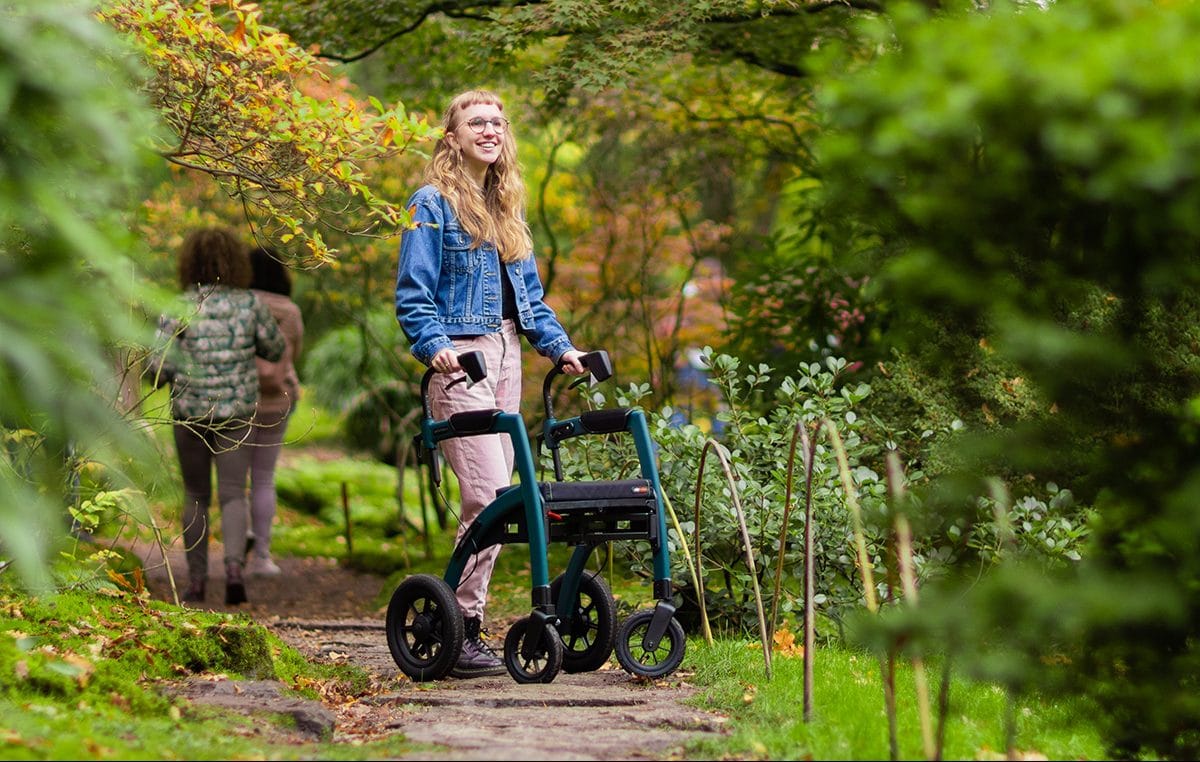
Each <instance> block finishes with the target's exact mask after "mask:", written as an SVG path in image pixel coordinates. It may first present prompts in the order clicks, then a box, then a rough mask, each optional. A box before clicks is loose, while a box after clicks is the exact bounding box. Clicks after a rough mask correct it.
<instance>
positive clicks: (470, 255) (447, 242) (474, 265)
mask: <svg viewBox="0 0 1200 762" xmlns="http://www.w3.org/2000/svg"><path fill="white" fill-rule="evenodd" d="M442 254H443V257H444V258H445V263H446V264H445V266H446V267H448V268H449V269H450V271H451V272H452V273H454V274H456V275H463V274H466V273H470V272H474V271H475V270H477V269H478V267H479V260H480V258H481V257H482V252H480V251H479V250H478V249H473V248H472V247H471V236H470V235H468V234H467V233H466V232H465V231H464V230H463V229H462V228H460V227H450V226H447V227H446V229H445V232H443V233H442Z"/></svg>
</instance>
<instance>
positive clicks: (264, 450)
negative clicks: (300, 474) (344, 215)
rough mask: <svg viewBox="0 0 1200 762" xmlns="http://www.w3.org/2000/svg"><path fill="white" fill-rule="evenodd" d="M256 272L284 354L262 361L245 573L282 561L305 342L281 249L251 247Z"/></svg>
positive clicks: (260, 572) (254, 285)
mask: <svg viewBox="0 0 1200 762" xmlns="http://www.w3.org/2000/svg"><path fill="white" fill-rule="evenodd" d="M250 267H251V270H252V271H253V277H252V279H251V281H250V289H251V291H253V292H254V295H255V296H257V297H258V299H259V301H260V302H262V303H263V304H265V305H267V309H269V310H270V311H271V315H273V316H274V318H275V321H276V322H277V323H278V324H279V329H280V330H281V331H282V332H283V339H284V344H285V347H284V350H283V357H281V358H279V360H278V361H277V362H271V361H270V360H265V359H263V358H261V357H259V358H257V364H258V409H257V410H256V411H255V413H254V420H253V422H252V424H251V427H250V439H249V440H248V442H247V444H248V445H249V448H250V535H249V542H248V543H247V545H248V548H247V561H246V573H247V574H248V575H249V576H251V577H256V576H275V575H277V574H279V571H280V570H279V566H278V565H277V564H276V563H275V562H274V561H273V560H272V559H271V524H272V523H273V522H274V520H275V512H276V504H277V501H278V495H277V493H276V490H275V466H276V464H277V463H278V462H279V453H280V451H281V450H282V449H283V439H284V435H285V434H286V433H287V425H288V419H289V418H290V417H291V415H292V413H293V412H294V411H295V409H296V403H297V402H299V401H300V377H299V376H298V375H297V373H296V359H297V358H298V357H299V356H300V351H301V349H302V348H303V344H304V320H303V317H302V316H301V314H300V307H298V306H297V305H296V303H295V302H293V301H292V298H291V296H292V276H291V272H290V271H289V270H288V268H287V266H286V265H285V264H284V263H283V261H282V260H281V259H280V257H279V255H278V253H277V252H276V251H274V250H272V249H269V248H264V247H261V246H260V247H256V248H254V249H251V251H250Z"/></svg>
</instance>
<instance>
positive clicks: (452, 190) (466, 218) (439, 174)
mask: <svg viewBox="0 0 1200 762" xmlns="http://www.w3.org/2000/svg"><path fill="white" fill-rule="evenodd" d="M477 104H489V105H495V106H498V107H499V108H500V110H501V111H503V110H504V105H503V104H502V103H501V102H500V99H499V98H498V97H497V96H496V95H494V94H492V93H490V92H488V91H486V90H471V91H468V92H465V93H462V94H460V95H458V96H456V97H455V98H454V100H452V101H451V102H450V106H449V107H448V108H447V109H446V114H445V116H444V117H443V118H442V127H443V128H444V129H445V130H446V131H447V132H449V131H450V130H451V128H452V127H454V126H457V117H458V114H459V113H460V112H461V111H462V110H463V109H464V108H467V107H469V106H474V105H477ZM425 182H427V183H429V184H430V185H432V186H434V187H435V188H437V189H438V191H439V192H441V194H442V196H444V197H445V199H446V200H447V201H448V202H449V203H450V206H451V207H452V208H453V209H454V212H455V214H457V215H458V220H459V223H460V224H461V225H462V228H463V230H464V231H466V232H467V233H468V234H470V236H471V239H472V240H471V243H472V245H473V246H480V245H482V244H483V243H484V242H485V241H490V242H493V243H495V244H496V248H497V250H498V251H499V252H500V260H501V261H503V262H518V261H520V260H523V259H528V258H529V257H530V256H531V255H532V254H533V237H532V235H531V234H530V231H529V225H528V224H527V223H526V222H525V214H524V212H525V182H524V180H522V178H521V168H520V166H519V165H518V164H517V148H516V141H515V140H514V139H513V137H512V127H511V126H510V127H509V132H508V134H507V135H506V136H505V139H504V141H503V145H502V148H501V150H500V158H499V159H497V160H496V162H495V163H494V164H492V166H491V167H489V168H488V171H487V174H486V175H485V177H484V181H483V189H482V191H481V190H480V189H479V187H478V186H476V185H475V183H474V182H473V181H472V180H471V178H470V177H469V176H468V175H467V173H466V172H464V171H463V167H462V153H461V152H460V151H457V150H455V149H454V148H453V147H451V145H450V144H449V142H448V141H447V140H446V138H444V137H443V138H441V139H439V140H438V141H437V144H436V145H435V146H434V148H433V159H432V160H431V161H430V162H429V166H428V167H426V169H425Z"/></svg>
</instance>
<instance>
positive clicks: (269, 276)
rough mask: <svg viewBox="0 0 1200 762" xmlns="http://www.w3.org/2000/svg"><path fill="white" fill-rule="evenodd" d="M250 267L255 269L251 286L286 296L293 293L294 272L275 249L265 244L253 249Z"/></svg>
mask: <svg viewBox="0 0 1200 762" xmlns="http://www.w3.org/2000/svg"><path fill="white" fill-rule="evenodd" d="M250 268H251V269H252V270H254V277H253V278H252V279H251V280H250V288H257V289H258V290H259V291H270V292H271V293H273V294H283V295H284V296H291V295H292V274H291V272H290V271H289V270H288V268H287V265H285V264H283V262H282V260H281V259H280V257H279V253H278V252H276V251H275V250H274V249H270V248H267V247H265V246H258V247H255V248H253V249H251V250H250Z"/></svg>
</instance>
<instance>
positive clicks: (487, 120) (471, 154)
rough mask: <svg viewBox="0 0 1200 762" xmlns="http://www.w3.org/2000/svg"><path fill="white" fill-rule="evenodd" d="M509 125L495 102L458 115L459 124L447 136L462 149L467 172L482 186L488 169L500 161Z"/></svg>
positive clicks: (468, 108) (467, 109)
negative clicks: (476, 129) (476, 130)
mask: <svg viewBox="0 0 1200 762" xmlns="http://www.w3.org/2000/svg"><path fill="white" fill-rule="evenodd" d="M472 120H481V121H482V124H480V122H479V121H476V122H475V123H476V124H479V125H480V131H479V132H475V130H474V129H473V128H472V127H471V125H470V124H469V122H471V121H472ZM507 125H508V122H507V120H505V119H504V112H502V111H501V110H500V106H498V105H496V104H494V103H476V104H474V105H472V106H467V107H466V108H464V109H463V110H462V111H460V112H459V117H458V125H457V126H456V127H455V128H454V129H453V130H452V131H451V132H449V133H448V134H447V136H446V139H447V140H448V141H449V142H450V145H451V146H452V147H456V148H459V149H460V150H461V151H462V153H463V159H464V160H465V162H466V166H467V170H468V171H469V172H470V173H471V175H472V176H474V177H475V179H476V181H477V182H479V183H480V184H481V185H482V183H483V176H484V175H485V174H486V173H487V168H488V167H490V166H491V165H492V164H494V163H495V162H496V160H497V159H499V158H500V152H501V148H502V147H503V145H504V140H505V139H506V138H505V136H506V134H507V132H508V131H507V130H506V129H505V127H506V126H507Z"/></svg>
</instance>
